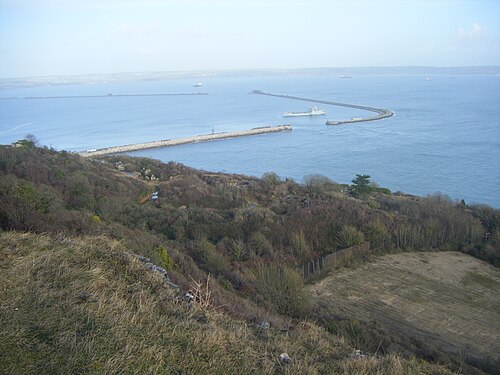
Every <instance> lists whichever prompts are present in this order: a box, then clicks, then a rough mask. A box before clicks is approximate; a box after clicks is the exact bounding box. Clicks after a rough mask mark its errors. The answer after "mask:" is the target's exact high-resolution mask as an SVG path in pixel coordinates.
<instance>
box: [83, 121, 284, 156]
mask: <svg viewBox="0 0 500 375" xmlns="http://www.w3.org/2000/svg"><path fill="white" fill-rule="evenodd" d="M287 130H292V127H291V126H290V125H278V126H264V127H259V128H253V129H249V130H241V131H235V132H224V133H213V134H205V135H197V136H193V137H186V138H177V139H165V140H161V141H152V142H146V143H135V144H130V145H124V146H114V147H106V148H99V149H94V150H87V151H83V152H80V153H79V154H80V155H81V156H84V157H92V156H102V155H109V154H118V153H123V152H131V151H139V150H146V149H150V148H159V147H171V146H178V145H183V144H188V143H198V142H207V141H216V140H221V139H227V138H236V137H245V136H250V135H257V134H266V133H276V132H282V131H287Z"/></svg>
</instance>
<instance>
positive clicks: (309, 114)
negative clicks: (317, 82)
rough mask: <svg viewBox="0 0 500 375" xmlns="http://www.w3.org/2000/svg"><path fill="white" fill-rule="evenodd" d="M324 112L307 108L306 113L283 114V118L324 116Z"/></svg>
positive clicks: (316, 108)
mask: <svg viewBox="0 0 500 375" xmlns="http://www.w3.org/2000/svg"><path fill="white" fill-rule="evenodd" d="M325 113H326V111H325V110H324V109H319V108H318V107H316V106H315V107H312V108H309V110H308V111H307V112H285V113H283V117H299V116H317V115H324V114H325Z"/></svg>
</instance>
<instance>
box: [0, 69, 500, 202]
mask: <svg viewBox="0 0 500 375" xmlns="http://www.w3.org/2000/svg"><path fill="white" fill-rule="evenodd" d="M428 77H429V78H430V80H426V77H425V76H421V75H413V76H412V75H407V76H381V75H376V76H369V75H363V76H355V77H353V78H352V79H340V78H339V77H338V76H312V77H311V76H269V77H257V78H256V77H243V78H206V79H203V80H202V82H203V84H204V85H203V87H201V88H193V83H195V82H196V81H197V80H193V79H182V80H168V81H144V82H129V83H103V84H88V85H61V86H45V87H35V88H24V89H9V90H0V98H10V97H17V98H18V99H0V143H1V144H8V143H11V142H13V141H16V140H17V139H20V138H23V137H24V136H25V135H26V134H28V133H30V134H34V135H35V136H36V137H37V138H38V139H39V140H40V142H41V144H43V145H48V146H51V147H54V148H55V149H59V150H61V149H66V150H71V151H78V150H86V149H94V148H100V147H106V146H113V145H122V144H130V143H137V142H145V141H151V140H157V139H169V138H177V137H184V136H191V135H199V134H208V133H211V132H212V131H215V132H223V131H232V130H243V129H249V128H252V127H256V126H266V125H277V124H283V123H287V124H291V125H293V128H294V129H293V131H292V132H285V133H278V134H268V135H258V136H253V137H244V138H238V139H230V140H223V141H215V142H208V143H198V144H190V145H183V146H177V147H172V148H164V149H155V150H147V151H141V152H134V153H132V155H140V156H149V157H152V158H156V159H160V160H163V161H170V160H174V161H177V162H181V163H185V164H187V165H189V166H192V167H195V168H201V169H205V170H209V171H222V172H229V173H243V174H248V175H255V176H261V175H262V174H263V173H265V172H268V171H275V172H276V173H278V175H280V176H282V177H291V178H294V179H296V180H297V181H301V180H302V178H303V177H304V176H305V175H308V174H313V173H319V174H322V175H325V176H328V177H330V178H331V179H333V180H334V181H337V182H340V183H349V182H350V181H351V180H352V179H353V178H354V176H355V174H357V173H358V174H368V175H370V176H372V180H374V181H376V182H377V183H378V184H379V185H381V186H384V187H388V188H389V189H391V190H392V191H397V190H399V191H404V192H407V193H411V194H418V195H427V194H432V193H435V192H441V193H444V194H447V195H449V196H450V197H451V198H453V199H462V198H463V199H465V201H466V202H467V203H473V202H475V203H486V204H489V205H492V206H494V207H500V76H491V75H457V76H455V77H449V76H446V75H435V76H428ZM254 89H260V90H263V91H269V92H275V93H284V94H289V95H297V96H304V97H309V98H316V99H326V100H332V101H338V102H345V103H354V104H360V105H367V106H373V107H382V108H388V109H391V110H392V111H394V112H395V113H396V115H395V116H394V117H392V118H389V119H385V120H381V121H375V122H367V123H360V124H352V125H343V126H326V125H325V121H326V120H327V119H330V120H336V119H348V118H352V117H363V116H365V115H369V114H370V113H368V112H361V111H356V110H352V109H347V108H340V107H333V106H332V107H329V106H320V107H321V108H324V109H325V110H326V111H327V114H326V116H317V117H314V118H286V119H284V118H282V113H283V112H285V111H305V110H307V109H308V107H310V106H311V104H310V103H307V102H301V101H294V100H289V99H280V98H273V97H265V96H260V95H248V92H249V91H251V90H254ZM196 91H207V92H208V93H209V95H206V96H161V97H114V96H111V97H103V98H73V99H24V98H25V97H28V96H58V95H106V94H108V93H112V94H134V93H189V92H196Z"/></svg>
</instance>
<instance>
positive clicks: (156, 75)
mask: <svg viewBox="0 0 500 375" xmlns="http://www.w3.org/2000/svg"><path fill="white" fill-rule="evenodd" d="M418 74H422V75H437V74H442V75H466V74H475V75H500V65H492V66H463V67H432V66H395V67H331V68H299V69H229V70H193V71H165V72H129V73H110V74H78V75H76V74H75V75H47V76H37V77H11V78H0V90H1V89H14V88H27V87H38V86H52V85H75V84H91V83H92V84H95V83H113V82H134V81H162V80H173V79H188V78H193V79H198V80H200V79H205V78H215V77H217V78H221V77H228V78H230V77H262V76H270V75H274V76H280V75H281V76H287V75H290V76H296V75H302V76H326V75H338V76H339V78H340V77H341V76H344V77H346V76H352V77H356V76H357V75H418Z"/></svg>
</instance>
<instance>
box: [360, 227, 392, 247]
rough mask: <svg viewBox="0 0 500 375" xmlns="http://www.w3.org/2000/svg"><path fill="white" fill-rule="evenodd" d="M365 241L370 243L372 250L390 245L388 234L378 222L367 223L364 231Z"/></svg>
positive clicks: (385, 228)
mask: <svg viewBox="0 0 500 375" xmlns="http://www.w3.org/2000/svg"><path fill="white" fill-rule="evenodd" d="M365 234H366V240H367V241H370V244H371V248H372V249H382V248H384V247H387V246H389V245H390V239H391V236H390V233H389V230H388V229H387V227H386V226H385V225H384V224H383V223H381V222H380V221H372V222H370V223H368V225H367V226H366V229H365Z"/></svg>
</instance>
